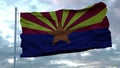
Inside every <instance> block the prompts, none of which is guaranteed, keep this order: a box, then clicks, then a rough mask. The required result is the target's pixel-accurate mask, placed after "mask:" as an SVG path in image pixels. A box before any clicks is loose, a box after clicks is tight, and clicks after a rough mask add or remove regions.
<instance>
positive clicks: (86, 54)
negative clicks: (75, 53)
mask: <svg viewBox="0 0 120 68" xmlns="http://www.w3.org/2000/svg"><path fill="white" fill-rule="evenodd" d="M81 56H83V57H85V56H90V53H88V52H81Z"/></svg>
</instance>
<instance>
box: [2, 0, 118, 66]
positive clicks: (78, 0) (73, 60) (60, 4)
mask: <svg viewBox="0 0 120 68" xmlns="http://www.w3.org/2000/svg"><path fill="white" fill-rule="evenodd" d="M97 2H104V3H106V4H107V7H108V13H107V16H108V18H109V22H110V30H111V35H112V48H105V49H94V50H89V51H85V52H79V53H69V54H60V55H53V56H45V57H37V58H27V59H23V58H20V57H19V55H20V54H21V52H22V51H21V48H20V38H19V35H20V33H21V28H20V24H19V13H20V12H33V11H37V12H44V11H54V10H58V9H82V8H84V7H86V6H89V5H92V4H95V3H97ZM119 3H120V0H89V1H88V0H1V1H0V67H1V68H12V67H13V49H14V46H13V43H14V41H13V40H14V8H15V7H17V8H18V11H19V12H18V29H17V63H16V68H120V64H119V63H120V23H119V19H120V13H119V12H120V4H119Z"/></svg>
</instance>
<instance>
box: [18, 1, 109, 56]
mask: <svg viewBox="0 0 120 68" xmlns="http://www.w3.org/2000/svg"><path fill="white" fill-rule="evenodd" d="M106 12H107V8H106V5H105V4H104V3H102V2H100V3H96V4H94V5H92V6H89V7H87V8H84V9H81V10H57V11H51V12H31V13H21V15H20V16H21V20H20V21H21V25H22V34H21V39H22V42H21V47H22V50H23V53H22V54H21V57H38V56H47V55H53V54H61V53H71V52H80V51H85V50H89V49H97V48H106V47H111V35H110V31H109V22H108V19H107V16H106Z"/></svg>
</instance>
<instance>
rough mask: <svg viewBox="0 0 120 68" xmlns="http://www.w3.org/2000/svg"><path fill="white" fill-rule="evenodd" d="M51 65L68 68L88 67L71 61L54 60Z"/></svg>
mask: <svg viewBox="0 0 120 68" xmlns="http://www.w3.org/2000/svg"><path fill="white" fill-rule="evenodd" d="M51 64H59V65H65V66H67V67H78V66H86V64H84V63H78V62H74V61H71V60H65V59H62V60H52V61H51Z"/></svg>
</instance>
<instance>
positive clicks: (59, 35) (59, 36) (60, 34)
mask: <svg viewBox="0 0 120 68" xmlns="http://www.w3.org/2000/svg"><path fill="white" fill-rule="evenodd" d="M71 32H72V30H64V29H63V28H62V26H61V25H60V24H59V26H58V28H57V30H56V31H51V32H48V33H49V34H51V35H52V36H54V40H53V43H52V44H56V43H57V42H58V41H60V40H62V41H65V42H67V43H69V44H70V40H69V38H68V35H69V34H70V33H71Z"/></svg>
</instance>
